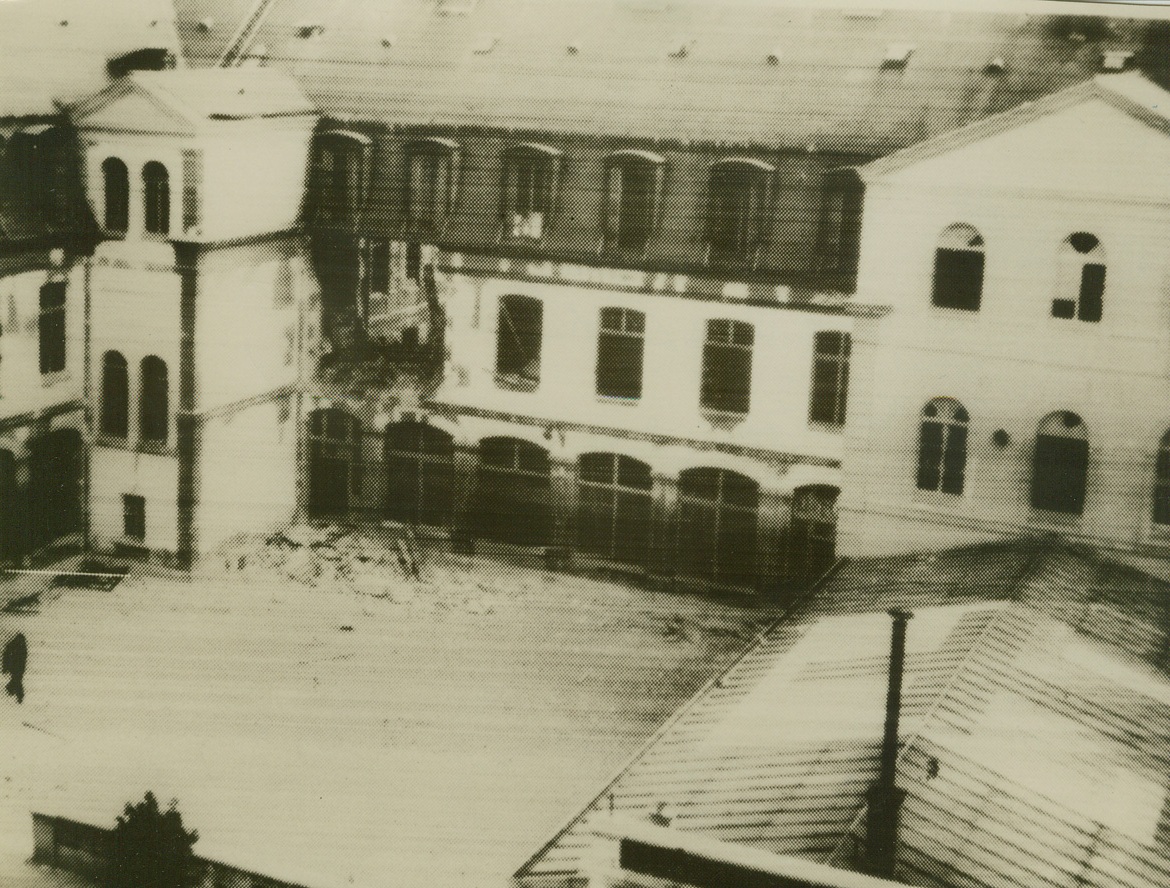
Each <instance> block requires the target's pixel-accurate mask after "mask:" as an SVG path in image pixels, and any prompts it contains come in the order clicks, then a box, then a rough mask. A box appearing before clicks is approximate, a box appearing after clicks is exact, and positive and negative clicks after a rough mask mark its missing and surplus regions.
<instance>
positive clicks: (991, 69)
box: [983, 56, 1007, 76]
mask: <svg viewBox="0 0 1170 888" xmlns="http://www.w3.org/2000/svg"><path fill="white" fill-rule="evenodd" d="M1006 70H1007V62H1005V61H1004V60H1003V56H996V57H995V58H993V59H988V60H987V64H986V65H984V66H983V73H984V74H988V75H991V76H999V75H1000V74H1002V73H1004V72H1005V71H1006Z"/></svg>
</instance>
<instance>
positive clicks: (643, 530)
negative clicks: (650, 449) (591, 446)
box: [577, 453, 652, 564]
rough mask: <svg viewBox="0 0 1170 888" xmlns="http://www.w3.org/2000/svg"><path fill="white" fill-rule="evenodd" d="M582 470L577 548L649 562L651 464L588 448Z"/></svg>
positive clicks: (604, 555) (579, 467) (581, 461)
mask: <svg viewBox="0 0 1170 888" xmlns="http://www.w3.org/2000/svg"><path fill="white" fill-rule="evenodd" d="M578 469H579V473H578V474H579V482H578V487H579V506H578V521H577V545H578V547H579V548H580V549H581V550H582V551H583V552H590V553H592V554H594V555H600V556H602V557H604V558H612V559H614V560H615V561H628V562H631V563H634V564H645V563H646V562H647V561H648V560H649V556H650V508H651V492H650V489H651V486H652V480H651V477H650V466H648V465H646V463H644V462H640V461H639V460H636V459H632V458H631V457H628V456H619V455H618V454H616V453H586V454H584V455H583V456H582V457H581V459H580V461H579V463H578Z"/></svg>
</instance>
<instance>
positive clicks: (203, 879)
mask: <svg viewBox="0 0 1170 888" xmlns="http://www.w3.org/2000/svg"><path fill="white" fill-rule="evenodd" d="M32 825H33V857H32V859H33V862H34V863H43V864H48V865H49V866H55V867H58V868H60V869H63V870H67V871H69V872H72V873H77V874H78V875H81V876H85V877H88V878H92V879H95V880H96V879H98V878H100V877H101V876H102V874H103V873H104V872H105V870H106V867H107V866H108V863H109V859H110V852H111V841H112V836H113V830H112V829H110V828H108V827H104V826H94V825H92V824H89V823H79V822H78V821H76V820H69V819H67V818H65V817H51V816H49V815H47V814H37V813H36V812H34V813H33V815H32ZM194 869H195V871H196V873H197V874H198V875H197V877H196V879H195V881H194V883H193V884H194V885H195V886H196V888H221V886H222V888H229V886H230V888H312V886H308V885H304V884H301V883H299V882H286V881H284V880H282V879H275V878H273V877H272V876H265V875H261V874H260V873H254V872H250V871H249V870H245V869H241V868H240V867H236V866H232V865H231V864H227V863H222V862H220V861H218V860H209V859H208V858H206V857H200V856H198V855H196V856H195V859H194Z"/></svg>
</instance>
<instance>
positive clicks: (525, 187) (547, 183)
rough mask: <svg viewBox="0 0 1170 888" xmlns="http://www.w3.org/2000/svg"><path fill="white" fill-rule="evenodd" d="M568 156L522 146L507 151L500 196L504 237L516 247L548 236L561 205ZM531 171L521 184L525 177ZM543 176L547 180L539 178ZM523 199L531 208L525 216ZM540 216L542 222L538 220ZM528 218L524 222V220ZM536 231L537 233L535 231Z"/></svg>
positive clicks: (533, 145) (543, 147)
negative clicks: (523, 174) (525, 172)
mask: <svg viewBox="0 0 1170 888" xmlns="http://www.w3.org/2000/svg"><path fill="white" fill-rule="evenodd" d="M564 165H565V155H564V152H562V151H561V150H560V149H557V148H553V147H551V146H549V145H541V144H539V143H536V142H521V143H519V144H516V145H510V146H508V147H507V148H506V149H505V150H504V156H503V163H502V167H503V179H502V185H501V194H500V237H501V239H502V240H504V241H510V242H515V243H538V242H539V241H541V240H543V239H544V238H545V237H546V236H547V235H548V231H549V228H550V227H551V225H552V221H553V218H554V217H555V215H556V211H557V207H558V205H559V203H560V188H561V180H562V178H563V175H564ZM524 171H527V174H526V176H524V178H526V179H527V182H526V183H524V182H521V178H522V173H523V172H524ZM538 174H542V175H543V176H544V179H543V180H541V179H539V178H538ZM521 197H524V198H525V200H524V203H525V204H530V206H528V209H527V210H526V211H525V212H521V211H520V209H519V207H520V206H521ZM537 214H539V219H538V220H535V221H534V217H535V216H536V215H537ZM522 216H523V217H526V218H524V219H521V218H520V217H522ZM534 228H536V229H538V230H536V231H535V232H534V231H533V229H534Z"/></svg>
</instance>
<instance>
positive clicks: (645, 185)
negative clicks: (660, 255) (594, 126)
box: [605, 156, 662, 253]
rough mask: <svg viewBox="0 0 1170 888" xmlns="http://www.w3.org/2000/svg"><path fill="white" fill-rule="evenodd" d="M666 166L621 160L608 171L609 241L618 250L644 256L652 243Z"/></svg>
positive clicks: (637, 158) (637, 159) (615, 159)
mask: <svg viewBox="0 0 1170 888" xmlns="http://www.w3.org/2000/svg"><path fill="white" fill-rule="evenodd" d="M661 178H662V164H661V162H656V161H654V160H650V159H646V158H643V157H641V156H633V157H626V156H618V157H613V158H611V159H610V160H609V162H608V163H607V166H606V171H605V200H606V204H605V240H606V244H607V245H608V246H610V247H613V248H616V249H618V250H623V251H628V252H634V253H636V252H641V251H642V250H643V249H645V247H646V242H647V241H648V240H649V239H650V232H651V230H652V228H653V226H654V217H655V215H656V211H657V206H658V194H659V190H660V182H661Z"/></svg>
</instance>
